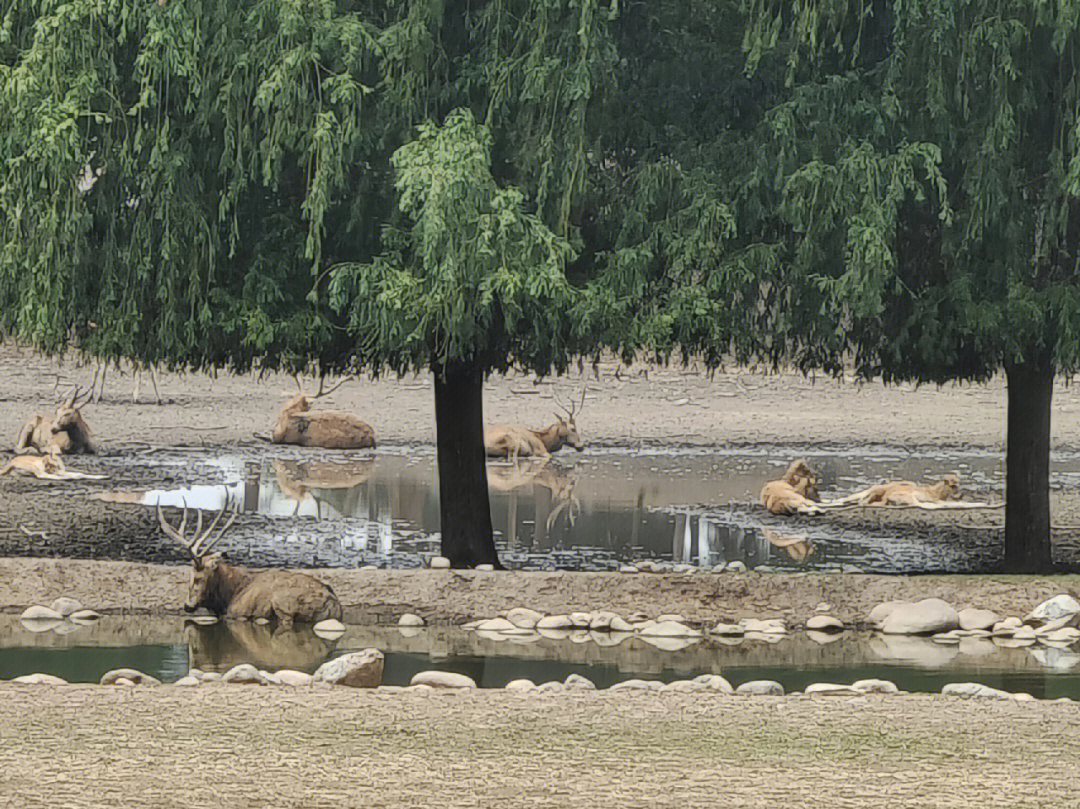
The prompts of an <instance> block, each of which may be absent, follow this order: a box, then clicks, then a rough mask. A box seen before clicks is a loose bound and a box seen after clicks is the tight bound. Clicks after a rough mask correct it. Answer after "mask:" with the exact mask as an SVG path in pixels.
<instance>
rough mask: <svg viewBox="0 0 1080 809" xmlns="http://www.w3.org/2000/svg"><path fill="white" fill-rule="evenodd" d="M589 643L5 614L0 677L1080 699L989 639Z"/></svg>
mask: <svg viewBox="0 0 1080 809" xmlns="http://www.w3.org/2000/svg"><path fill="white" fill-rule="evenodd" d="M60 626H64V624H60ZM576 637H577V639H578V640H583V636H576ZM584 638H587V640H583V642H580V643H575V642H574V641H573V640H571V639H569V638H567V639H561V640H557V639H549V638H541V637H539V636H536V637H534V638H531V639H529V640H528V642H522V639H520V638H515V639H513V640H511V639H505V640H495V639H492V638H490V637H489V638H484V637H479V636H478V635H477V634H475V633H469V632H465V631H463V630H460V629H454V628H444V627H429V628H425V629H416V630H399V629H397V628H396V627H377V626H349V627H348V629H347V632H346V634H345V635H344V636H343V637H342V638H340V639H338V640H325V639H322V638H319V637H317V636H316V635H315V634H314V633H312V632H311V631H310V630H303V631H296V632H276V633H274V632H270V631H269V630H266V629H265V628H263V627H255V626H251V625H246V624H239V623H230V624H224V623H219V624H215V625H212V626H197V625H194V624H187V625H186V626H185V624H184V622H183V620H182V619H180V618H172V617H168V618H132V617H127V618H124V619H120V618H116V617H110V616H107V617H106V618H104V619H102V621H101V622H100V623H99V624H98V625H95V626H90V627H80V628H79V629H78V630H76V631H73V632H71V633H70V634H63V635H58V634H56V632H55V631H46V632H31V631H29V630H27V629H26V628H24V627H23V626H22V624H21V623H20V622H19V621H18V619H17V618H15V617H14V616H10V615H0V679H10V678H12V677H16V676H19V675H21V674H30V673H33V672H45V673H49V674H55V675H57V676H60V677H63V678H64V679H66V680H68V681H69V682H97V681H98V680H99V679H100V678H101V675H102V674H104V673H105V672H106V671H108V670H110V669H114V668H121V667H130V668H135V669H138V670H139V671H142V672H144V673H147V674H152V675H153V676H155V677H157V678H158V679H160V680H162V681H164V682H173V681H175V680H177V679H179V678H180V677H182V676H183V675H185V674H186V673H187V671H188V669H189V668H190V667H191V666H196V667H198V668H201V669H203V670H204V671H226V670H228V669H229V668H231V667H232V666H234V665H237V664H238V663H245V662H248V663H253V664H254V665H256V666H258V667H259V668H263V669H267V670H270V671H274V670H277V669H279V668H293V669H299V670H302V671H307V672H313V671H315V669H316V668H318V666H319V665H321V664H322V663H323V662H325V661H326V660H329V659H331V658H333V657H335V656H338V655H341V654H344V653H346V652H349V651H354V650H357V649H363V648H368V647H375V648H379V649H382V650H383V652H384V654H385V656H386V660H385V668H384V672H383V683H384V684H385V685H407V684H408V682H409V680H410V679H411V678H412V676H413V675H414V674H416V673H417V672H419V671H425V670H430V669H438V670H443V671H456V672H460V673H462V674H467V675H468V676H470V677H472V678H473V679H474V680H475V681H476V682H477V684H478V685H479V686H480V687H481V688H499V687H501V686H503V685H505V684H506V683H508V682H509V681H511V680H514V679H518V678H528V679H531V680H533V681H534V682H536V683H542V682H547V681H551V680H557V681H562V680H565V679H566V677H567V676H568V675H569V674H571V673H577V674H581V675H582V676H585V677H588V678H589V679H590V680H592V681H593V682H594V683H595V684H596V685H597V687H599V688H607V687H609V686H611V685H613V684H615V683H617V682H620V681H622V680H626V679H630V678H634V677H639V678H643V679H650V680H661V681H664V682H670V681H672V680H678V679H689V678H692V677H695V676H697V675H699V674H707V673H718V674H723V675H724V676H725V677H726V678H727V679H728V680H729V681H730V682H731V683H732V684H733V685H735V686H738V685H739V684H740V683H743V682H747V681H749V680H756V679H771V680H777V681H779V682H780V683H781V684H783V685H784V687H785V688H786V689H787V690H788V691H800V690H803V689H804V688H805V687H806V686H807V685H809V684H810V683H814V682H838V683H851V682H854V681H855V680H858V679H863V678H871V677H880V678H884V679H889V680H892V681H893V682H895V683H896V684H897V685H898V686H899V687H900V688H901V689H902V690H908V691H925V692H938V691H940V690H941V688H942V686H943V685H945V684H946V683H950V682H961V681H964V682H966V681H974V682H981V683H983V684H985V685H989V686H992V687H994V688H1002V689H1004V690H1006V691H1013V692H1016V691H1024V692H1027V693H1030V694H1032V695H1033V696H1036V697H1039V698H1047V699H1052V698H1056V697H1062V696H1067V697H1072V698H1074V699H1080V654H1077V653H1076V652H1075V651H1071V650H1068V649H1058V648H1052V647H1047V646H1042V645H1032V646H1029V647H1024V648H1005V647H1002V646H998V645H996V644H995V643H993V642H992V641H990V640H987V639H965V643H963V644H961V645H959V646H955V645H954V646H947V645H942V644H938V643H935V642H933V641H931V640H929V639H926V638H915V637H884V636H875V635H870V634H867V633H858V634H856V633H845V634H844V635H842V636H841V637H839V638H838V639H836V640H833V641H831V642H829V643H826V644H824V645H822V644H819V643H816V642H814V641H813V640H811V639H810V638H809V637H808V636H806V635H805V634H803V633H794V634H792V635H791V636H788V637H785V638H784V639H782V640H780V641H778V642H776V643H764V642H760V641H750V640H744V641H733V640H730V639H728V640H726V641H720V640H716V639H706V640H703V641H701V642H698V643H693V644H689V645H687V646H685V647H684V648H681V649H677V650H675V651H664V650H662V649H658V648H656V647H654V646H651V645H650V644H648V643H647V642H645V641H644V639H642V638H637V637H626V638H623V639H621V641H620V640H619V639H618V638H617V637H615V636H603V635H600V634H599V633H597V635H596V636H592V635H585V636H584ZM597 640H603V642H604V643H606V644H613V645H601V644H600V643H598V642H597Z"/></svg>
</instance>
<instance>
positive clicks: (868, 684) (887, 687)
mask: <svg viewBox="0 0 1080 809" xmlns="http://www.w3.org/2000/svg"><path fill="white" fill-rule="evenodd" d="M851 687H852V688H854V689H855V690H856V691H858V692H860V693H862V694H899V693H900V689H899V688H897V687H896V683H894V682H892V681H891V680H856V681H855V682H853V683H852V684H851Z"/></svg>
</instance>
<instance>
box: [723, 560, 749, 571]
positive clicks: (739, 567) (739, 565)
mask: <svg viewBox="0 0 1080 809" xmlns="http://www.w3.org/2000/svg"><path fill="white" fill-rule="evenodd" d="M724 572H725V573H745V572H746V564H745V563H743V562H728V563H727V566H726V567H725V568H724Z"/></svg>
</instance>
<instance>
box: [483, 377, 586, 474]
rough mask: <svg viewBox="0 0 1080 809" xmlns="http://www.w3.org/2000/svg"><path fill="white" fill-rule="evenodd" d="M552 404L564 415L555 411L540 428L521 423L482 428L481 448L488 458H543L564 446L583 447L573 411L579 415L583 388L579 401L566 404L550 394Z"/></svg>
mask: <svg viewBox="0 0 1080 809" xmlns="http://www.w3.org/2000/svg"><path fill="white" fill-rule="evenodd" d="M553 398H554V399H555V404H556V405H558V407H559V408H561V409H562V410H563V411H564V412H565V413H566V418H563V417H562V415H560V414H559V413H556V414H555V418H556V419H557V421H556V422H555V423H554V424H551V425H549V426H547V427H545V428H543V429H540V430H533V429H530V428H528V427H526V426H524V425H522V424H496V425H493V426H491V427H488V428H487V429H486V430H485V431H484V451H485V452H486V453H487V456H488V457H489V458H529V457H533V458H546V457H548V456H549V455H551V453H553V452H557V451H559V450H560V449H562V448H563V447H564V446H569V447H573V448H574V449H576V450H577V451H578V452H581V451H582V450H583V449H585V442H584V441H582V440H581V436H580V435H578V429H577V423H576V422H575V421H574V416H575V414H577V415H580V413H581V407H582V406H584V404H585V391H584V390H582V392H581V401H580V402H579V403H578V404H577V405H576V406H575V404H574V403H573V402H571V403H570V406H569V407H567V406H566V405H564V404H563V403H562V402H560V401H559V398H558V397H557V396H556V397H553Z"/></svg>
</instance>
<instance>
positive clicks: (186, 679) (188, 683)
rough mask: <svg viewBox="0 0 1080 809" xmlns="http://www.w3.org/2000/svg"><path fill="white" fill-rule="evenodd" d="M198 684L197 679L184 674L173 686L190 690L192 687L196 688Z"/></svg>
mask: <svg viewBox="0 0 1080 809" xmlns="http://www.w3.org/2000/svg"><path fill="white" fill-rule="evenodd" d="M198 684H199V678H198V677H192V676H191V675H190V674H185V675H184V676H183V677H181V678H180V679H179V680H177V681H176V682H175V683H173V685H178V686H180V687H181V688H191V687H193V686H197V685H198Z"/></svg>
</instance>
